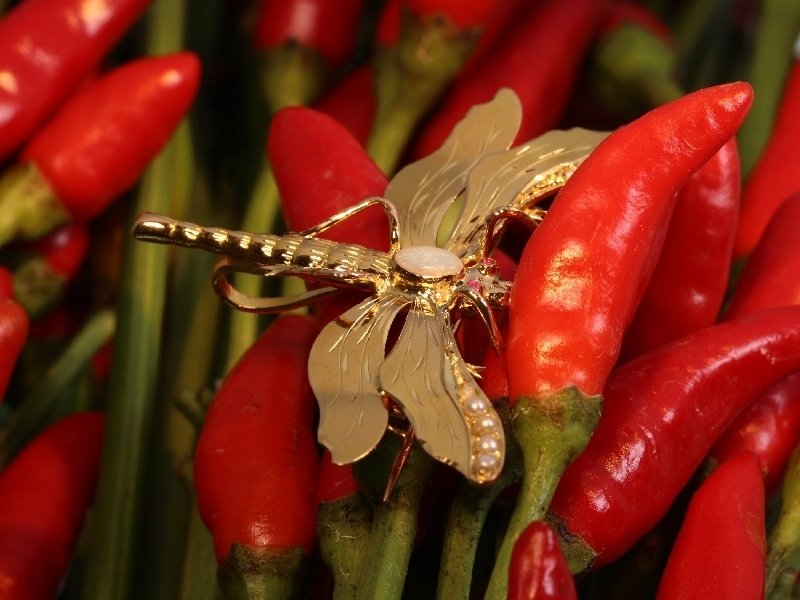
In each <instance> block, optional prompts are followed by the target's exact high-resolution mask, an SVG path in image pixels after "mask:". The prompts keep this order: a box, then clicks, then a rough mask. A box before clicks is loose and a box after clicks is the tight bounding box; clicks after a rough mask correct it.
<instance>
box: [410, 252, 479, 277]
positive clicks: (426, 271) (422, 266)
mask: <svg viewBox="0 0 800 600" xmlns="http://www.w3.org/2000/svg"><path fill="white" fill-rule="evenodd" d="M394 260H395V262H396V263H397V266H398V267H400V268H401V269H403V270H404V271H406V272H408V273H411V274H412V275H416V276H417V277H423V278H426V279H440V278H442V277H452V276H454V275H458V274H459V273H460V272H461V270H462V269H463V268H464V263H462V262H461V259H460V258H458V256H456V255H455V254H453V253H452V252H450V251H448V250H445V249H444V248H437V247H436V246H411V247H410V248H403V249H402V250H399V251H398V252H397V254H395V255H394Z"/></svg>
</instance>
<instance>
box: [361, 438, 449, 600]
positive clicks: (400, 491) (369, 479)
mask: <svg viewBox="0 0 800 600" xmlns="http://www.w3.org/2000/svg"><path fill="white" fill-rule="evenodd" d="M399 448H400V444H399V442H398V440H397V438H395V437H393V436H388V437H384V439H383V440H382V441H381V443H380V444H378V447H377V448H376V449H375V450H374V451H373V452H372V453H371V454H369V455H368V456H367V457H366V458H365V459H363V460H362V461H360V462H358V463H356V475H357V476H358V478H359V481H360V483H361V485H362V487H363V488H364V489H367V490H369V492H370V493H371V494H373V495H375V496H376V497H378V498H380V497H381V496H382V493H383V486H384V485H385V484H386V479H387V477H388V475H389V473H390V471H391V465H392V462H393V459H394V456H395V455H396V452H397V451H398V450H399ZM433 469H434V463H433V460H432V459H431V458H430V456H428V454H426V453H425V452H424V451H423V450H422V449H421V448H419V447H416V448H414V450H412V452H411V455H410V456H409V458H408V462H407V463H406V465H405V467H404V468H403V471H402V472H401V473H400V477H399V478H398V480H397V483H396V484H395V487H394V491H393V492H392V494H391V496H390V497H389V499H388V500H387V501H385V502H380V503H379V504H377V505H376V506H375V512H374V514H373V519H372V530H371V531H370V536H369V542H368V544H367V549H366V558H365V560H364V562H363V564H362V566H361V572H360V574H359V579H358V592H357V594H356V598H358V600H393V599H394V600H400V598H401V597H402V594H403V587H404V585H405V579H406V573H407V572H408V563H409V560H410V559H411V549H412V547H413V545H414V538H415V537H416V532H417V511H418V509H419V503H420V500H421V498H422V494H423V493H424V491H425V489H426V488H427V485H428V481H429V479H430V476H431V474H432V473H433Z"/></svg>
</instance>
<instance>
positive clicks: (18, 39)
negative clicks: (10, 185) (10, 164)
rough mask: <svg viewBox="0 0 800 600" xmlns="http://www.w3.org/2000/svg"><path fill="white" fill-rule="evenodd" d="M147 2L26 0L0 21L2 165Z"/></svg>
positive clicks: (0, 143)
mask: <svg viewBox="0 0 800 600" xmlns="http://www.w3.org/2000/svg"><path fill="white" fill-rule="evenodd" d="M148 4H150V2H149V1H148V0H104V1H103V2H85V1H84V0H26V1H25V2H21V3H19V4H18V5H17V6H16V7H15V8H14V10H12V11H11V12H9V13H8V14H7V15H5V16H3V18H2V19H0V40H2V42H0V161H2V160H3V159H4V158H5V157H7V156H8V155H9V154H10V153H11V152H13V151H14V149H15V148H17V146H19V145H20V144H21V143H22V142H23V141H24V140H25V139H26V138H27V137H28V136H29V135H30V134H31V133H32V132H33V131H34V129H35V128H36V127H37V126H39V125H40V124H41V123H42V122H43V121H44V120H45V118H46V117H48V116H49V115H50V113H51V112H53V110H54V109H55V108H56V107H57V106H58V104H59V103H60V102H62V101H63V100H64V98H66V96H67V94H69V92H71V91H72V90H73V89H74V88H75V87H76V86H77V85H78V83H79V82H80V81H81V79H82V78H83V77H84V76H85V75H87V74H88V73H89V72H90V71H91V70H92V68H93V67H94V66H95V65H96V64H97V63H98V62H100V59H101V58H103V56H104V55H105V54H106V53H107V52H108V51H109V49H111V47H112V46H113V45H114V44H115V43H116V41H117V40H118V39H119V38H120V37H121V36H122V35H123V34H124V33H125V31H126V30H127V29H128V28H129V27H130V26H131V25H132V24H133V23H134V21H136V19H137V18H138V17H139V15H140V14H141V13H142V11H143V10H144V8H145V7H146V6H147V5H148Z"/></svg>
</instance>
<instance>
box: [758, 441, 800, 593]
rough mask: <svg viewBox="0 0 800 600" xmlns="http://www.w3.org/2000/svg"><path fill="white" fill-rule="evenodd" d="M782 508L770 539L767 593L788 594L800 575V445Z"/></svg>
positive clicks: (786, 478) (791, 462)
mask: <svg viewBox="0 0 800 600" xmlns="http://www.w3.org/2000/svg"><path fill="white" fill-rule="evenodd" d="M781 491H782V498H781V511H780V514H779V516H778V520H777V522H776V523H775V527H774V528H773V529H772V532H771V533H770V535H769V540H768V541H767V548H768V549H769V553H768V554H767V572H766V581H765V588H766V597H767V598H769V599H776V600H777V599H778V598H788V597H790V596H789V595H788V594H787V592H790V591H791V590H792V589H793V587H794V584H795V582H796V581H797V578H798V576H800V446H798V447H796V448H795V449H794V451H793V452H792V455H791V457H790V458H789V464H788V465H787V467H786V472H785V474H784V478H783V488H782V490H781Z"/></svg>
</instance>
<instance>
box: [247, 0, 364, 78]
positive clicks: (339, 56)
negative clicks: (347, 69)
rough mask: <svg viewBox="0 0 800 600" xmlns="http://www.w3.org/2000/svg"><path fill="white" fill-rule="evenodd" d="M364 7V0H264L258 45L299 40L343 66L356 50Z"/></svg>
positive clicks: (256, 36)
mask: <svg viewBox="0 0 800 600" xmlns="http://www.w3.org/2000/svg"><path fill="white" fill-rule="evenodd" d="M363 8H364V0H262V2H261V9H260V11H259V13H258V17H257V19H256V24H255V29H254V31H253V36H254V39H255V44H256V47H257V48H260V49H264V50H267V49H269V48H273V47H276V46H281V45H283V44H286V43H287V42H288V43H298V44H301V45H303V46H307V47H309V48H313V49H314V50H316V51H317V52H319V53H320V54H321V55H322V56H323V58H325V60H327V61H328V63H329V64H330V65H331V66H334V67H338V66H341V65H343V64H344V63H345V62H346V61H347V60H348V59H349V58H350V57H351V56H352V54H353V50H354V48H355V43H356V39H357V38H358V31H357V29H358V24H359V19H360V17H361V13H362V11H363Z"/></svg>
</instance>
